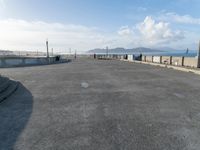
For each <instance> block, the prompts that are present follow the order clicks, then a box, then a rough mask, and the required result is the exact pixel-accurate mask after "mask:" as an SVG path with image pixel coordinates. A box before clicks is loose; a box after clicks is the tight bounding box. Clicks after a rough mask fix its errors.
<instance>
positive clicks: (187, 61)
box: [183, 57, 198, 68]
mask: <svg viewBox="0 0 200 150" xmlns="http://www.w3.org/2000/svg"><path fill="white" fill-rule="evenodd" d="M183 65H184V66H186V67H193V68H197V67H198V59H197V58H191V57H185V58H184V63H183Z"/></svg>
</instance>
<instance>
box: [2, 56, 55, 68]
mask: <svg viewBox="0 0 200 150" xmlns="http://www.w3.org/2000/svg"><path fill="white" fill-rule="evenodd" d="M55 61H56V58H55V57H50V58H49V59H47V58H46V57H2V58H0V67H15V66H26V65H43V64H49V63H53V62H55Z"/></svg>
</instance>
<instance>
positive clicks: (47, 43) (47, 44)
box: [46, 39, 49, 58]
mask: <svg viewBox="0 0 200 150" xmlns="http://www.w3.org/2000/svg"><path fill="white" fill-rule="evenodd" d="M46 46H47V58H49V42H48V39H47V41H46Z"/></svg>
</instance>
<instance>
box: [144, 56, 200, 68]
mask: <svg viewBox="0 0 200 150" xmlns="http://www.w3.org/2000/svg"><path fill="white" fill-rule="evenodd" d="M142 61H145V62H153V63H160V64H167V65H174V66H185V67H192V68H198V67H199V65H198V63H199V61H198V58H196V57H175V56H143V57H142Z"/></svg>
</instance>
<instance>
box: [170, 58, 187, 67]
mask: <svg viewBox="0 0 200 150" xmlns="http://www.w3.org/2000/svg"><path fill="white" fill-rule="evenodd" d="M183 61H184V57H172V65H174V66H183Z"/></svg>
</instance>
